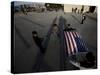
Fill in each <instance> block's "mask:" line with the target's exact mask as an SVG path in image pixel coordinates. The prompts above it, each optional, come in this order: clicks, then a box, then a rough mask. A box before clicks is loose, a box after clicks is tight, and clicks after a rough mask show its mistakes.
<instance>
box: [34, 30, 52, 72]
mask: <svg viewBox="0 0 100 75" xmlns="http://www.w3.org/2000/svg"><path fill="white" fill-rule="evenodd" d="M32 36H33V39H34V41H35V43H36V45H37V46H38V47H39V53H38V54H37V56H36V59H35V64H34V66H33V67H32V70H33V72H39V71H40V68H41V66H43V67H42V68H46V69H51V68H50V67H49V66H48V64H46V63H45V61H44V56H45V52H46V49H45V48H43V46H42V42H43V38H40V37H39V36H38V33H37V32H36V31H32Z"/></svg>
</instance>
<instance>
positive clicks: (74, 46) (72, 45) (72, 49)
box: [64, 31, 87, 56]
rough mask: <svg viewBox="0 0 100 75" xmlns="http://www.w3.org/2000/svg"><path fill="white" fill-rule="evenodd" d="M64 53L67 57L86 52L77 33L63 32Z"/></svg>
mask: <svg viewBox="0 0 100 75" xmlns="http://www.w3.org/2000/svg"><path fill="white" fill-rule="evenodd" d="M64 36H65V40H66V41H65V43H66V52H67V53H68V55H69V56H71V55H75V54H77V53H79V52H87V47H86V45H85V43H84V41H83V40H82V38H81V36H80V35H79V34H78V32H77V31H64Z"/></svg>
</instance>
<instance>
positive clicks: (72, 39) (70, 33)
mask: <svg viewBox="0 0 100 75" xmlns="http://www.w3.org/2000/svg"><path fill="white" fill-rule="evenodd" d="M70 34H71V37H72V40H73V43H74V47H75V50H76V52H78V48H77V45H76V42H75V38H74V35H73V32H70Z"/></svg>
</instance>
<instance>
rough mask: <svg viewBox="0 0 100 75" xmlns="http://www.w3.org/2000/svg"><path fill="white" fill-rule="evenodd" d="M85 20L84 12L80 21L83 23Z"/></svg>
mask: <svg viewBox="0 0 100 75" xmlns="http://www.w3.org/2000/svg"><path fill="white" fill-rule="evenodd" d="M85 20H86V16H85V14H83V15H82V21H81V24H83V23H84V21H85Z"/></svg>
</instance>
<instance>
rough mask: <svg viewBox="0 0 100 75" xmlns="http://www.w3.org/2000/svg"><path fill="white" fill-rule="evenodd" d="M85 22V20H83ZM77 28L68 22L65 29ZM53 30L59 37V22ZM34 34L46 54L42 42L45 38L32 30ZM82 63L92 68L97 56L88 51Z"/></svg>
mask: <svg viewBox="0 0 100 75" xmlns="http://www.w3.org/2000/svg"><path fill="white" fill-rule="evenodd" d="M82 23H83V21H82ZM74 30H76V29H75V28H72V27H70V24H67V26H66V27H65V29H64V31H74ZM53 32H54V33H56V34H57V35H58V37H59V27H58V25H57V24H54V25H53ZM32 36H33V39H34V41H35V43H36V45H37V46H38V47H39V49H40V52H41V53H42V54H43V55H45V53H46V49H45V48H44V46H43V45H42V42H43V40H44V39H43V38H40V37H39V36H38V33H37V32H36V31H33V32H32ZM80 65H81V66H83V67H86V68H91V67H93V66H94V65H95V57H94V55H93V53H92V52H88V53H87V54H86V57H85V60H83V61H80Z"/></svg>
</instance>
